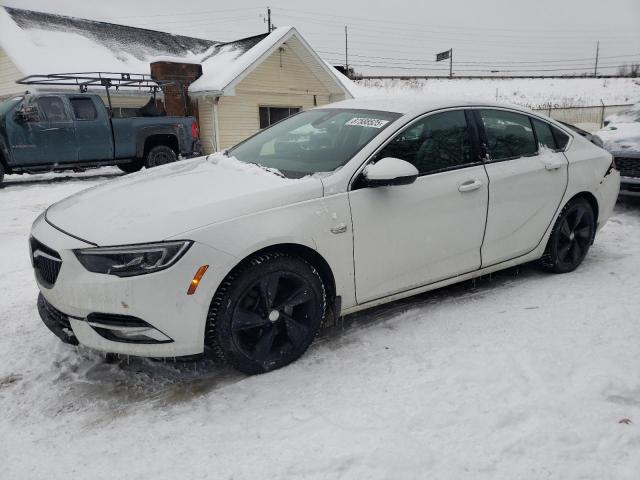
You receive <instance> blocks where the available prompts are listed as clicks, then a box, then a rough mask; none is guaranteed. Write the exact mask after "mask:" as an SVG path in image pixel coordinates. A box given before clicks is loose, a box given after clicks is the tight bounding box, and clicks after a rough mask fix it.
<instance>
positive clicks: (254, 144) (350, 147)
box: [229, 109, 401, 178]
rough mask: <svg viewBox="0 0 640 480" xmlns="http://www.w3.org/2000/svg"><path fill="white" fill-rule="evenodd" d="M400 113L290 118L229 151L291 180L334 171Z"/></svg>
mask: <svg viewBox="0 0 640 480" xmlns="http://www.w3.org/2000/svg"><path fill="white" fill-rule="evenodd" d="M400 116H401V115H400V114H399V113H393V112H380V111H372V110H347V109H321V110H310V111H308V112H303V113H299V114H297V115H294V116H292V117H289V118H287V119H285V120H283V121H281V122H279V123H276V124H275V125H273V126H272V127H270V128H267V129H266V130H263V131H262V132H260V133H258V134H256V135H254V136H253V137H251V138H249V139H248V140H246V141H244V142H243V143H241V144H239V145H237V146H236V147H234V148H233V149H231V150H230V152H229V155H233V156H234V157H236V158H237V159H238V160H240V161H242V162H247V163H256V164H258V165H262V166H263V167H268V168H275V169H277V170H279V171H280V172H282V173H283V174H284V175H285V176H287V177H290V178H299V177H303V176H305V175H309V174H312V173H316V172H331V171H333V170H335V169H337V168H338V167H340V166H342V165H344V164H345V163H347V162H348V161H349V160H350V159H351V158H352V157H353V156H354V155H355V154H356V153H357V152H358V151H360V149H361V148H362V147H364V146H365V145H366V144H367V143H369V142H370V141H371V140H372V139H373V138H374V137H375V136H376V135H378V134H379V133H380V132H381V131H382V130H384V129H385V128H386V127H387V126H389V125H390V124H391V123H392V122H393V121H394V120H396V119H397V118H399V117H400Z"/></svg>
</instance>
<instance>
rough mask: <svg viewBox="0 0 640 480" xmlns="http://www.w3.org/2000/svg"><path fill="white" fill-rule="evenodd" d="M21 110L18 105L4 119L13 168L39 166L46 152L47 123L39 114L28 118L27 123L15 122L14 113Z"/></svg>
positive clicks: (36, 113)
mask: <svg viewBox="0 0 640 480" xmlns="http://www.w3.org/2000/svg"><path fill="white" fill-rule="evenodd" d="M22 108H23V106H22V105H20V106H19V107H17V108H16V109H15V110H14V111H13V113H12V114H11V115H7V118H6V122H7V123H6V126H7V137H8V140H9V146H10V147H11V157H12V162H11V166H13V167H25V166H29V165H38V164H41V163H42V162H43V158H44V154H45V151H46V144H45V141H46V132H45V130H46V129H47V128H48V123H47V122H46V121H45V119H44V117H43V116H42V114H41V113H39V112H35V114H34V115H32V116H30V117H29V118H28V121H24V122H18V121H16V118H15V112H16V111H18V110H20V109H22Z"/></svg>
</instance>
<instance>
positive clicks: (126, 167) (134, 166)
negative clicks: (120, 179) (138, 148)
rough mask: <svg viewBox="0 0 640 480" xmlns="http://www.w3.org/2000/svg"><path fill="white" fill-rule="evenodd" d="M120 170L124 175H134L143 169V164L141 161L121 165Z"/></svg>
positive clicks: (119, 165)
mask: <svg viewBox="0 0 640 480" xmlns="http://www.w3.org/2000/svg"><path fill="white" fill-rule="evenodd" d="M118 168H119V169H120V170H122V171H123V172H124V173H134V172H137V171H138V170H140V169H141V168H142V162H141V161H140V160H133V161H131V162H130V163H120V164H118Z"/></svg>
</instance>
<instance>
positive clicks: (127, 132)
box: [0, 93, 200, 184]
mask: <svg viewBox="0 0 640 480" xmlns="http://www.w3.org/2000/svg"><path fill="white" fill-rule="evenodd" d="M199 154H200V140H199V129H198V124H197V122H196V119H195V118H193V117H168V116H150V117H132V118H112V115H111V113H110V110H109V109H107V108H106V107H105V105H104V103H103V101H102V99H101V98H100V96H99V95H96V94H93V93H76V94H73V93H41V94H33V95H32V94H25V96H22V97H16V98H12V99H10V100H7V101H5V102H3V103H0V184H1V183H2V179H3V176H4V174H5V173H35V172H42V171H61V170H84V169H86V168H92V167H99V166H105V165H117V166H118V167H119V168H120V169H121V170H122V171H124V172H126V173H130V172H135V171H137V170H140V169H141V168H142V167H143V166H144V167H147V168H150V167H155V166H157V165H161V164H164V163H169V162H174V161H176V160H177V159H178V157H179V156H182V157H191V156H197V155H199Z"/></svg>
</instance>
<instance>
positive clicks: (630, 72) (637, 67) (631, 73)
mask: <svg viewBox="0 0 640 480" xmlns="http://www.w3.org/2000/svg"><path fill="white" fill-rule="evenodd" d="M618 76H620V77H634V78H635V77H638V76H640V63H632V64H624V65H620V66H619V67H618Z"/></svg>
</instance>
